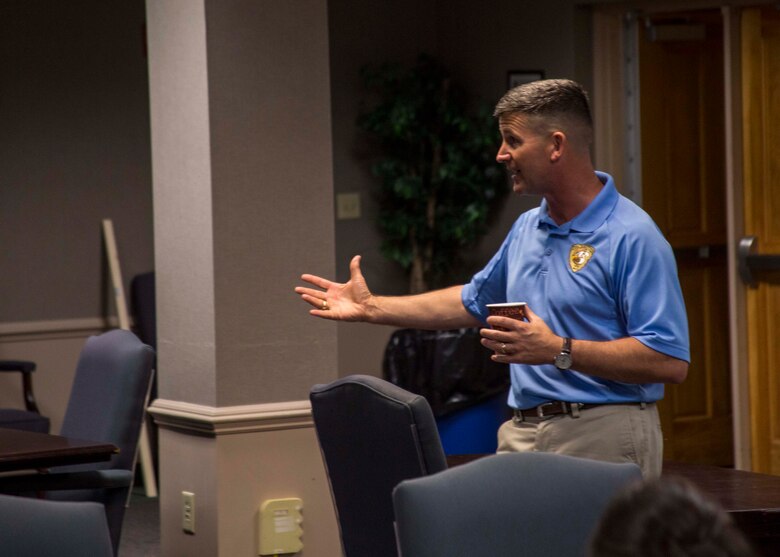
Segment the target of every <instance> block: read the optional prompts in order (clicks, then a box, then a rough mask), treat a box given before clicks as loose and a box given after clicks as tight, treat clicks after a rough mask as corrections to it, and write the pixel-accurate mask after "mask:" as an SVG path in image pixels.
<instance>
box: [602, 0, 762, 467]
mask: <svg viewBox="0 0 780 557" xmlns="http://www.w3.org/2000/svg"><path fill="white" fill-rule="evenodd" d="M764 4H771V2H765V1H753V2H736V3H732V5H730V6H726V7H724V6H722V3H718V2H709V1H705V2H684V3H680V4H675V5H669V4H666V5H659V4H658V3H653V4H652V5H650V4H648V3H644V2H637V3H635V4H633V5H626V4H621V5H620V6H615V5H614V4H611V5H600V4H597V5H595V6H594V7H593V11H592V22H593V28H592V29H593V67H592V73H593V88H594V95H593V119H594V125H595V142H594V143H595V149H594V151H595V152H594V160H595V164H596V167H597V168H604V169H609V170H610V171H611V173H612V174H613V176H614V177H615V180H616V183H617V184H624V186H625V191H624V192H623V193H624V194H626V195H627V196H629V197H636V198H638V199H641V184H633V183H631V180H632V176H633V175H634V174H633V172H632V165H634V167H635V165H636V163H637V160H636V156H637V155H635V154H634V153H631V149H630V148H629V149H627V148H626V145H629V146H631V145H635V144H636V143H635V140H634V139H633V138H634V137H635V136H638V134H639V129H638V127H637V124H636V123H635V118H634V117H633V107H632V102H631V100H630V99H631V98H634V99H636V95H638V91H637V92H636V93H634V92H633V91H632V92H631V95H633V97H629V96H628V95H627V94H626V92H627V91H628V87H629V84H630V83H631V79H629V76H628V75H627V74H628V72H630V71H631V66H632V53H631V52H629V48H630V45H627V44H626V42H627V41H626V39H625V36H626V33H625V27H626V25H630V24H631V20H632V19H633V22H634V23H635V22H636V20H637V18H636V17H634V16H633V14H635V13H636V12H638V11H641V12H642V13H644V14H651V13H673V12H677V11H680V12H681V11H691V10H701V9H720V10H721V14H722V17H723V32H724V37H723V39H724V41H723V44H724V56H723V60H724V99H725V103H724V104H725V110H724V115H723V117H724V120H725V134H726V138H725V140H726V142H725V144H726V147H725V150H726V152H725V153H724V155H725V159H726V170H725V171H726V215H727V242H728V249H727V252H728V262H727V269H728V277H729V278H728V320H729V354H730V356H729V358H730V361H729V374H730V377H731V399H732V414H733V433H734V466H735V468H737V469H739V470H750V469H751V466H752V462H751V432H750V392H749V384H748V342H747V311H746V291H747V287H746V286H745V285H744V284H743V283H742V281H741V279H740V278H739V273H738V270H737V246H738V245H739V240H740V239H741V238H742V237H743V236H744V230H745V227H744V211H743V201H742V200H743V177H742V164H743V157H742V95H741V79H740V75H741V72H740V67H741V64H740V60H741V53H740V13H741V6H744V7H747V6H759V5H764ZM623 61H627V63H624V62H623ZM633 65H634V67H635V66H636V60H635V59H634V60H633ZM615 130H622V133H615ZM637 194H638V195H637Z"/></svg>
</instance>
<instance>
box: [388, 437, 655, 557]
mask: <svg viewBox="0 0 780 557" xmlns="http://www.w3.org/2000/svg"><path fill="white" fill-rule="evenodd" d="M641 478H642V474H641V471H640V469H639V467H638V466H637V465H636V464H633V463H621V464H616V463H611V462H600V461H596V460H589V459H584V458H575V457H570V456H564V455H559V454H553V453H542V452H528V453H512V454H498V455H491V456H486V457H483V458H481V459H479V460H476V461H473V462H470V463H468V464H464V465H462V466H455V467H453V468H450V469H449V470H446V471H444V472H442V473H440V474H436V475H433V476H428V477H424V478H417V479H412V480H408V481H404V482H402V483H401V484H399V485H398V487H397V488H396V489H395V491H394V493H393V504H394V507H395V518H396V527H397V532H398V540H399V547H400V555H401V556H402V557H453V556H455V555H464V556H466V555H490V556H491V557H524V556H529V557H530V556H533V557H561V556H563V555H566V556H567V557H584V556H585V555H586V553H587V549H588V543H589V540H590V537H591V535H592V534H593V532H594V531H595V529H596V526H597V524H598V521H599V519H600V517H601V515H602V514H603V512H604V510H605V508H606V506H607V504H608V503H609V501H610V500H611V499H612V497H613V496H614V495H615V494H616V493H617V492H618V491H619V490H620V489H622V488H623V487H624V486H625V485H626V484H628V483H630V482H635V481H640V480H641Z"/></svg>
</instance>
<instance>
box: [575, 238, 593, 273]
mask: <svg viewBox="0 0 780 557" xmlns="http://www.w3.org/2000/svg"><path fill="white" fill-rule="evenodd" d="M595 252H596V250H595V249H594V248H593V246H588V245H586V244H574V245H573V246H572V247H571V249H570V250H569V267H571V270H572V271H573V272H575V273H576V272H577V271H579V270H580V269H582V268H583V267H584V266H585V265H587V264H588V261H590V258H591V257H593V254H594V253H595Z"/></svg>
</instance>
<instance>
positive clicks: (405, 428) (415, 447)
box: [309, 375, 447, 557]
mask: <svg viewBox="0 0 780 557" xmlns="http://www.w3.org/2000/svg"><path fill="white" fill-rule="evenodd" d="M309 397H310V399H311V406H312V415H313V417H314V425H315V428H316V431H317V437H318V439H319V443H320V448H321V450H322V456H323V460H324V462H325V468H326V470H327V473H328V480H329V482H330V487H331V492H332V495H333V502H334V504H335V507H336V514H337V516H338V524H339V529H340V532H341V542H342V547H343V550H344V554H345V556H346V557H366V556H369V555H370V556H371V557H397V555H398V552H397V549H396V543H395V532H394V528H393V503H392V491H393V488H394V487H395V486H396V485H397V484H398V483H399V482H400V481H402V480H405V479H408V478H416V477H419V476H424V475H426V474H432V473H434V472H438V471H440V470H444V469H445V468H446V467H447V463H446V460H445V456H444V451H443V450H442V446H441V441H440V440H439V435H438V431H437V429H436V421H435V419H434V417H433V413H432V412H431V408H430V406H429V405H428V402H427V401H426V400H425V398H423V397H422V396H419V395H415V394H412V393H410V392H408V391H406V390H404V389H401V388H400V387H397V386H395V385H393V384H392V383H389V382H387V381H384V380H382V379H379V378H377V377H370V376H366V375H352V376H349V377H345V378H343V379H339V380H337V381H334V382H332V383H329V384H327V385H316V386H314V387H313V388H312V389H311V393H310V395H309Z"/></svg>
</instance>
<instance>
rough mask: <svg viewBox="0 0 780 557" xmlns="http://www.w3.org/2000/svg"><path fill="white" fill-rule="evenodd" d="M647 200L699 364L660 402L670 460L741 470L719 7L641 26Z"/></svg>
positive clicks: (644, 193)
mask: <svg viewBox="0 0 780 557" xmlns="http://www.w3.org/2000/svg"><path fill="white" fill-rule="evenodd" d="M638 44H639V72H640V77H639V80H640V125H641V155H642V204H643V207H644V208H645V210H647V212H648V213H649V214H650V215H651V216H652V217H653V219H654V220H655V221H656V223H657V224H658V226H659V227H660V228H661V230H662V231H663V233H664V235H665V236H666V238H667V240H668V241H669V242H670V243H671V245H672V247H673V248H674V251H675V255H676V257H677V265H678V272H679V276H680V282H681V284H682V290H683V295H684V297H685V304H686V308H687V311H688V321H689V327H690V340H691V366H690V368H689V373H688V378H687V379H686V381H685V382H684V383H682V384H681V385H667V387H666V395H665V398H664V400H663V401H662V402H661V404H659V410H660V414H661V422H662V426H663V430H664V458H665V459H667V460H675V461H682V462H697V463H702V464H714V465H721V466H729V465H732V464H733V461H734V457H733V433H732V413H731V388H730V378H729V353H728V339H729V336H728V333H729V330H728V306H727V304H728V292H727V280H728V275H727V260H726V237H727V230H726V204H725V200H726V189H725V188H726V174H725V166H724V157H725V132H724V93H723V91H724V82H723V23H722V18H721V14H720V11H719V10H708V11H699V12H686V13H674V14H670V15H653V16H651V17H648V19H646V20H645V21H644V22H643V24H642V25H640V28H639V37H638Z"/></svg>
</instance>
